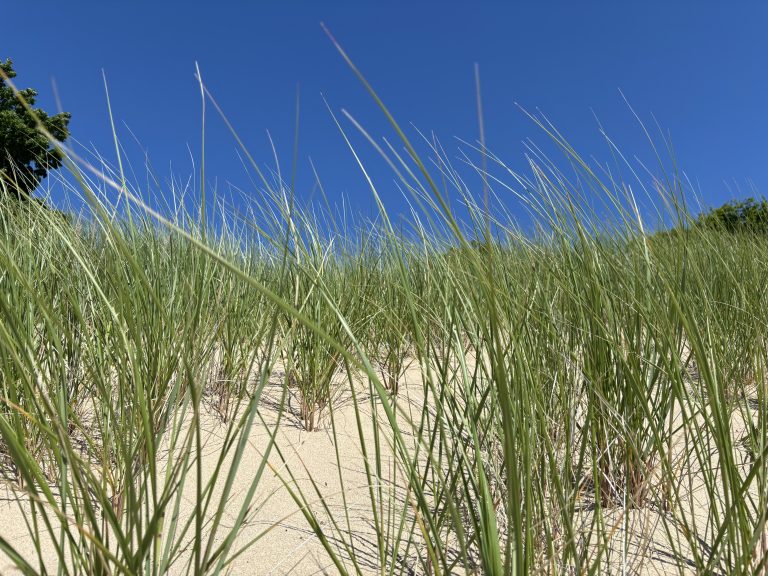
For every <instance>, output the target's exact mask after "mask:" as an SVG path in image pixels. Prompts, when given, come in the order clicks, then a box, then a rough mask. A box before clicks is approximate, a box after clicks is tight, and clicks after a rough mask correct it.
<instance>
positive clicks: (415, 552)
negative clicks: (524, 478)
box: [0, 365, 743, 575]
mask: <svg viewBox="0 0 768 576" xmlns="http://www.w3.org/2000/svg"><path fill="white" fill-rule="evenodd" d="M283 380H284V377H283V375H282V373H281V372H280V371H279V370H278V371H276V372H275V374H274V376H273V378H272V380H271V381H270V383H269V384H268V385H267V387H266V388H265V392H264V397H263V398H262V402H261V404H260V408H259V411H260V413H261V414H262V416H263V417H264V423H265V425H262V424H258V425H255V426H254V428H253V429H252V430H251V432H250V435H249V438H248V446H247V449H246V452H245V456H244V458H243V463H242V465H241V468H240V470H239V472H238V475H237V479H236V481H235V486H234V490H233V496H232V499H231V502H230V504H229V505H228V506H227V507H226V511H225V514H224V518H223V521H222V525H223V526H229V525H232V523H233V522H234V521H235V518H236V516H237V514H238V512H239V510H240V505H239V503H240V502H242V499H243V497H244V495H245V494H246V492H247V490H248V487H249V485H250V483H251V481H252V480H253V478H254V476H255V474H256V472H257V470H258V467H259V464H260V462H261V461H262V454H263V451H264V449H265V447H266V446H267V443H268V431H269V430H270V429H271V428H272V427H273V426H274V424H275V422H276V421H277V417H278V406H279V402H280V398H281V394H282V392H283V384H282V382H283ZM340 385H341V386H342V388H343V382H342V383H341V384H340ZM356 390H357V392H358V394H359V397H358V401H359V405H360V406H361V407H362V409H361V413H360V416H361V419H360V422H361V424H362V433H363V436H364V438H365V440H366V446H367V447H368V450H369V451H370V450H371V449H372V446H373V437H374V420H375V419H378V422H379V424H381V426H382V428H381V430H383V431H386V430H388V429H389V428H388V426H389V424H388V423H387V422H386V421H385V417H384V415H383V412H382V411H381V410H378V411H377V412H376V413H375V414H374V413H373V411H372V408H371V404H370V403H369V402H368V400H367V399H368V398H369V396H368V391H367V386H365V385H363V384H362V383H361V382H358V386H357V388H356ZM421 394H422V383H421V377H420V370H419V369H418V367H417V366H415V365H414V366H412V367H411V368H409V370H408V371H407V373H406V378H405V381H404V382H403V383H402V384H401V388H400V395H399V400H398V401H399V402H400V404H401V406H403V408H404V409H405V410H406V411H408V410H411V411H420V410H421V409H422V400H421V398H422V396H421ZM361 400H362V401H361ZM297 406H298V403H297V401H296V399H295V398H294V399H293V400H292V402H291V408H290V409H289V410H287V411H286V412H285V413H284V418H283V421H282V423H281V425H280V426H279V430H278V433H277V436H276V439H277V445H278V446H279V447H280V450H281V453H282V458H281V457H280V456H279V455H278V453H277V452H276V451H273V452H272V454H271V456H270V458H269V462H270V467H269V468H268V469H266V470H265V471H264V474H263V477H262V478H261V481H260V483H259V485H258V488H257V490H256V493H255V498H254V500H253V505H252V507H251V509H250V510H249V512H248V514H247V520H246V523H245V526H244V527H243V529H242V530H241V532H240V535H239V537H238V539H237V543H238V544H239V545H244V544H245V543H248V542H250V541H252V540H253V539H255V538H258V540H257V541H256V542H255V543H253V544H252V545H250V546H249V547H248V548H247V549H246V550H245V551H244V552H243V553H242V554H241V555H239V556H238V557H237V558H236V559H235V560H234V562H233V563H232V564H231V565H230V566H229V567H228V573H231V574H258V575H271V574H275V575H276V574H296V575H311V574H336V573H338V569H337V568H336V567H335V565H334V563H333V561H332V559H331V558H330V557H329V554H328V553H327V551H326V550H325V548H324V546H323V545H322V544H321V542H320V541H319V540H318V538H317V536H316V535H315V534H314V533H313V531H312V529H311V528H310V526H309V524H308V522H307V520H306V519H305V517H304V516H303V514H302V513H301V509H300V506H299V504H297V503H296V502H295V500H294V499H293V498H292V497H291V495H290V493H289V491H288V490H287V489H286V487H285V485H284V482H288V483H289V485H290V486H292V487H294V489H295V488H296V487H299V488H300V489H301V490H303V491H304V493H305V494H306V495H307V496H308V498H307V499H308V500H309V501H310V503H311V505H312V507H313V509H314V510H315V511H316V512H317V513H318V517H319V518H320V525H321V526H322V527H323V529H324V530H326V531H327V534H328V538H329V541H330V542H331V545H332V546H333V547H334V549H335V550H336V551H337V554H338V556H339V561H340V562H342V563H343V564H344V565H345V566H346V567H347V569H348V570H349V571H350V572H351V573H354V572H355V571H356V570H355V567H354V565H353V564H352V563H351V561H350V559H349V557H348V554H347V553H346V552H345V550H344V546H343V545H342V544H341V542H340V541H339V540H338V539H337V536H339V534H340V535H341V537H342V538H343V539H344V540H345V541H346V544H347V545H348V546H352V547H354V550H355V557H356V559H357V561H358V568H359V570H360V571H361V572H362V573H364V574H375V573H377V572H379V570H380V567H381V558H380V556H379V552H378V545H377V537H376V533H375V530H374V522H373V509H372V504H371V498H370V489H369V488H370V483H369V481H368V476H367V475H366V470H365V459H364V457H363V453H362V448H361V441H360V433H359V431H358V424H357V419H356V415H355V410H354V407H353V403H352V402H351V399H350V397H349V394H348V393H347V394H346V395H345V394H342V395H341V396H340V397H339V398H338V400H337V403H336V408H335V409H334V413H333V424H334V425H335V436H334V434H333V433H332V430H331V421H330V418H329V417H328V415H326V417H325V419H324V421H323V427H322V429H321V430H319V431H316V432H306V431H304V430H303V429H302V427H301V426H300V423H299V421H298V418H297V415H296V409H297ZM416 413H418V412H416ZM202 424H203V429H204V438H205V442H204V450H203V452H204V456H203V459H202V462H203V471H204V476H206V477H207V476H208V475H210V473H211V471H212V470H213V467H214V466H215V465H216V461H217V458H218V456H219V454H220V453H221V447H222V443H223V438H224V434H225V431H226V427H225V425H224V424H222V422H221V420H220V419H219V418H218V417H217V416H216V415H215V413H214V411H213V410H206V412H205V413H204V414H203V417H202ZM734 427H735V429H738V427H739V422H735V423H734ZM741 427H742V428H743V423H741ZM387 436H388V435H387V434H386V432H385V433H384V434H383V435H382V437H383V438H386V437H387ZM334 438H335V440H334ZM381 450H382V454H383V456H382V458H381V461H382V462H383V470H382V477H381V478H379V479H376V480H375V483H378V484H380V485H381V486H382V490H383V491H382V494H383V495H384V506H383V508H380V509H379V510H378V511H379V512H380V513H381V512H382V510H384V511H385V512H386V508H387V505H388V504H389V503H392V504H393V505H394V507H395V510H396V512H395V513H403V511H405V512H404V513H405V516H406V518H407V519H409V520H412V515H411V514H410V510H411V508H410V507H409V506H408V505H407V502H406V498H407V496H406V494H405V491H404V488H403V486H394V485H392V483H391V479H392V478H393V477H396V478H402V474H401V472H400V471H398V473H397V475H396V476H394V472H395V468H396V465H395V459H394V457H393V455H392V451H391V450H390V449H389V447H387V446H386V445H384V446H382V447H381ZM337 454H338V459H337ZM283 458H284V459H285V461H283ZM372 462H373V459H372V458H371V457H370V456H369V463H371V464H372ZM288 469H290V470H291V471H292V472H293V474H294V478H293V479H291V478H290V477H289V475H288V474H287V470H288ZM689 473H693V474H694V475H695V471H693V472H691V471H689ZM310 477H311V478H312V479H313V480H314V482H315V486H316V487H317V489H318V490H319V491H320V492H321V496H318V495H317V494H315V493H314V488H313V484H312V482H310V480H309V479H310ZM342 482H343V486H342ZM684 484H686V482H685V481H684V478H682V477H681V486H682V485H684ZM686 485H687V484H686ZM690 486H691V487H692V488H691V490H692V493H691V494H690V495H689V498H688V499H689V501H690V502H692V503H693V504H694V505H695V508H698V511H697V510H696V509H694V514H696V515H701V514H702V513H703V512H704V511H705V510H706V508H705V507H706V506H707V505H708V503H707V502H706V498H703V497H702V495H701V494H697V493H696V491H697V490H700V488H697V487H696V483H695V482H693V483H691V484H690ZM684 490H688V488H684ZM377 494H378V492H377ZM321 497H322V500H323V501H324V503H325V505H327V507H328V509H329V511H330V514H331V515H332V516H333V517H334V518H335V519H336V521H337V522H338V523H339V524H338V528H339V529H338V531H336V530H333V529H332V524H331V521H330V519H329V517H328V515H327V514H325V513H324V512H323V511H322V506H321V503H320V499H321ZM702 498H703V499H702ZM194 502H195V493H194V490H193V488H192V487H191V486H189V487H188V489H185V492H184V494H183V504H182V517H184V516H185V515H187V516H188V515H189V514H190V513H191V510H192V509H193V506H194ZM697 503H698V504H697ZM26 510H28V505H27V504H26V503H25V502H24V500H23V499H22V500H20V499H19V497H18V495H17V494H16V493H15V492H14V490H13V489H12V486H11V485H10V484H9V483H6V486H5V488H4V489H0V518H2V519H3V520H2V523H1V524H0V536H2V537H3V538H5V539H6V540H7V541H8V542H9V543H11V544H12V545H13V546H15V547H16V548H17V549H18V550H19V551H20V552H21V554H22V555H23V556H24V557H26V558H27V559H29V560H30V561H31V560H33V559H34V558H35V554H34V545H33V544H34V543H33V542H32V540H31V539H30V537H29V536H28V529H27V526H26V525H25V521H24V516H25V511H26ZM397 511H399V512H397ZM591 514H592V511H591V509H590V506H589V502H588V501H587V499H585V503H584V507H583V508H581V509H580V510H579V511H578V512H577V515H578V519H577V523H581V525H582V526H584V527H585V531H586V528H588V527H589V525H590V520H591ZM664 514H667V516H666V517H667V518H668V519H669V518H670V517H673V516H674V511H672V512H669V511H667V512H664V511H661V510H659V509H657V508H656V507H653V506H648V507H645V508H643V509H640V510H631V511H625V510H622V509H618V508H617V509H615V510H614V511H611V512H609V517H610V518H611V519H612V520H613V522H614V524H615V528H614V530H612V531H611V534H610V535H608V536H607V538H608V540H609V544H610V545H609V546H608V547H607V551H608V552H607V553H608V556H607V557H606V558H605V560H606V563H607V566H609V567H610V569H608V572H609V573H622V571H623V570H626V573H629V574H678V573H680V568H679V566H681V565H682V566H683V567H684V568H685V569H684V570H683V571H684V572H686V571H687V572H690V573H694V572H693V568H692V567H691V568H686V558H684V557H682V558H681V557H680V556H677V555H675V554H674V553H673V552H672V550H671V549H670V547H669V544H668V536H667V534H666V532H665V530H664V526H663V524H662V521H661V520H662V516H663V515H664ZM703 517H705V515H704V516H703ZM626 541H629V546H628V547H627V548H628V551H626V552H625V551H624V548H625V547H624V543H625V542H626ZM416 542H417V543H416V545H415V546H413V547H412V549H410V550H408V551H401V556H400V557H399V558H398V559H396V560H394V562H396V563H397V564H398V565H401V566H407V567H408V568H410V570H411V573H413V574H419V573H421V572H420V571H419V566H420V564H419V560H418V556H419V555H423V554H424V547H423V546H421V545H420V544H419V543H418V536H417V537H416ZM680 542H681V545H680V549H681V550H683V551H685V550H686V547H685V544H684V543H682V542H684V540H683V539H682V537H680ZM596 543H597V538H596V537H594V536H593V542H591V544H590V545H589V547H590V548H594V549H595V550H596V549H597V546H596ZM593 545H594V546H593ZM42 546H43V549H44V556H45V558H46V564H47V568H48V569H49V570H55V566H56V558H55V555H54V553H53V551H52V549H51V546H50V543H46V542H43V543H42ZM235 548H237V546H236V547H235ZM188 558H189V555H188V554H187V555H184V554H183V555H182V559H181V560H180V561H179V562H177V563H176V564H175V565H174V566H173V568H172V571H171V573H173V574H185V573H188V572H189V569H188V565H187V564H186V563H185V562H186V561H185V559H188ZM389 561H392V560H391V559H390V560H389ZM33 565H34V564H33ZM542 571H543V572H546V571H547V567H546V566H542ZM17 573H19V571H17V570H16V569H15V568H14V567H13V565H12V563H11V562H10V560H9V559H8V558H7V557H4V556H0V574H17ZM456 573H462V572H461V571H460V570H459V569H457V570H456Z"/></svg>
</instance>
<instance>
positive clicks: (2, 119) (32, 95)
mask: <svg viewBox="0 0 768 576" xmlns="http://www.w3.org/2000/svg"><path fill="white" fill-rule="evenodd" d="M0 70H2V74H0V191H6V192H7V193H9V194H11V195H13V196H15V197H16V198H20V199H28V198H29V197H30V194H31V193H32V191H33V190H34V189H35V188H36V187H37V185H38V184H39V183H40V181H41V180H42V179H43V178H45V177H46V175H47V174H48V172H49V171H51V170H55V169H57V168H59V167H60V166H61V162H62V157H61V153H60V152H59V151H58V150H56V148H55V147H54V146H53V145H52V143H51V141H50V140H49V138H48V136H46V135H45V134H44V133H43V132H42V131H41V130H40V128H39V127H38V123H39V125H40V126H42V127H43V128H44V129H45V131H47V132H48V133H49V134H50V135H51V136H53V137H54V138H55V139H56V140H58V141H59V142H63V141H64V140H66V139H67V137H68V136H69V128H68V126H69V119H70V114H69V113H68V112H61V113H59V114H56V115H54V116H49V115H48V113H46V112H45V111H44V110H42V109H40V108H32V107H33V106H34V104H35V100H36V99H37V91H35V90H33V89H32V88H26V89H24V90H20V91H19V96H20V97H21V99H20V98H19V97H18V96H17V95H16V94H15V93H14V91H13V89H12V88H11V87H10V85H8V83H7V82H6V78H8V79H11V78H14V77H15V76H16V72H15V71H14V69H13V62H12V61H11V60H10V59H8V60H6V61H5V62H2V61H0ZM22 100H23V103H22ZM25 104H26V106H25Z"/></svg>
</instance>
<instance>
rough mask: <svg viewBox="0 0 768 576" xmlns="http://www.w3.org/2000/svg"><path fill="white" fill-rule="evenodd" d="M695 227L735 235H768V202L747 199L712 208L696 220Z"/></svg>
mask: <svg viewBox="0 0 768 576" xmlns="http://www.w3.org/2000/svg"><path fill="white" fill-rule="evenodd" d="M696 224H697V226H701V227H704V228H711V229H716V230H722V231H725V232H731V233H737V232H748V233H758V234H768V201H767V200H766V199H765V198H763V199H761V200H755V199H754V198H747V199H746V200H742V201H738V202H737V201H731V202H727V203H725V204H723V205H722V206H720V207H719V208H713V209H711V210H709V211H708V212H705V213H703V214H701V215H699V217H698V218H697V219H696Z"/></svg>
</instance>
